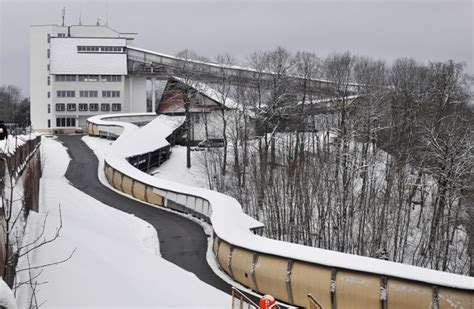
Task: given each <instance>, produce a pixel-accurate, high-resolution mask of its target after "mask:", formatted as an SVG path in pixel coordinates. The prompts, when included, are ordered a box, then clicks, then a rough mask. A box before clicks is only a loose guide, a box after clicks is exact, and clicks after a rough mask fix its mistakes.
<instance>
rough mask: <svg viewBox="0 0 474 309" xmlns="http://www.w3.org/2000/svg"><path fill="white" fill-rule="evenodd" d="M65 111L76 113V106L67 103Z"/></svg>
mask: <svg viewBox="0 0 474 309" xmlns="http://www.w3.org/2000/svg"><path fill="white" fill-rule="evenodd" d="M67 111H68V112H75V111H76V104H75V103H68V104H67Z"/></svg>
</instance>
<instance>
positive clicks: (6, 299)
mask: <svg viewBox="0 0 474 309" xmlns="http://www.w3.org/2000/svg"><path fill="white" fill-rule="evenodd" d="M0 307H5V308H7V309H16V302H15V297H13V291H12V290H10V288H9V287H8V285H7V284H6V283H5V281H3V279H2V278H1V277H0Z"/></svg>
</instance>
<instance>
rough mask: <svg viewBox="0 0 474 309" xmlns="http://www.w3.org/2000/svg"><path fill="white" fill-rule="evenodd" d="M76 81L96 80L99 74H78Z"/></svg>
mask: <svg viewBox="0 0 474 309" xmlns="http://www.w3.org/2000/svg"><path fill="white" fill-rule="evenodd" d="M78 81H80V82H98V81H99V75H79V76H78Z"/></svg>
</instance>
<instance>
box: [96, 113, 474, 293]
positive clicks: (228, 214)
mask: <svg viewBox="0 0 474 309" xmlns="http://www.w3.org/2000/svg"><path fill="white" fill-rule="evenodd" d="M89 121H93V119H92V120H91V119H89ZM101 121H103V120H101ZM157 122H158V121H157ZM114 125H118V126H121V127H123V128H124V134H122V135H121V136H120V137H119V138H118V139H117V142H116V143H114V144H113V145H112V146H111V147H110V150H109V151H108V152H107V153H106V155H105V161H106V162H107V163H108V164H109V165H110V166H112V167H113V168H114V169H116V170H118V171H119V172H121V173H123V174H125V175H128V176H129V177H131V178H133V179H135V180H138V181H140V182H142V183H145V184H147V185H149V186H153V187H155V188H158V189H159V190H155V191H157V192H159V191H169V192H175V193H180V194H184V195H191V196H196V197H201V198H203V199H205V200H207V201H208V202H209V203H210V205H211V206H212V215H211V216H210V220H211V223H212V226H213V228H214V231H215V233H216V234H217V235H218V236H219V238H221V239H223V240H225V241H226V242H228V243H230V244H233V245H234V246H237V247H242V248H246V249H248V250H251V251H257V252H264V253H267V254H271V255H276V256H281V257H285V258H288V259H295V260H300V261H306V262H309V263H315V264H320V265H326V266H329V267H337V268H344V269H350V270H355V271H362V272H367V273H374V274H378V275H386V276H391V277H398V278H404V279H408V280H415V281H420V282H426V283H429V284H435V285H441V286H449V287H455V288H461V289H467V290H474V278H471V277H466V276H461V275H456V274H451V273H446V272H441V271H435V270H430V269H426V268H421V267H417V266H412V265H407V264H401V263H395V262H390V261H383V260H379V259H374V258H369V257H363V256H358V255H351V254H346V253H340V252H335V251H330V250H324V249H319V248H314V247H307V246H303V245H298V244H293V243H287V242H283V241H278V240H273V239H268V238H264V237H261V236H258V235H255V234H253V233H251V231H250V230H251V229H253V228H257V227H262V224H261V223H260V222H258V221H256V220H255V219H253V218H251V217H249V216H248V215H246V214H245V213H243V211H242V208H241V206H240V204H239V203H238V201H237V200H235V199H234V198H232V197H229V196H227V195H224V194H221V193H218V192H215V191H211V190H207V189H202V188H195V187H191V186H187V185H184V184H181V183H177V182H173V181H169V180H164V179H157V178H155V177H153V176H151V175H148V174H146V173H143V172H141V171H139V170H138V169H136V168H134V167H133V166H132V165H130V164H129V163H128V161H127V160H126V156H127V155H130V154H131V153H132V151H131V149H130V148H131V147H132V145H134V142H133V141H132V140H130V139H129V137H130V136H132V135H131V133H129V132H127V131H128V130H130V131H131V132H133V131H135V130H138V128H131V127H130V124H128V123H120V122H117V121H116V122H114ZM156 125H158V124H156ZM159 137H162V138H163V136H162V135H160V134H158V133H157V134H156V135H150V136H149V138H148V139H147V140H148V141H152V140H153V143H154V145H159V143H158V142H156V141H155V139H158V138H159ZM164 143H165V142H163V144H164ZM116 144H117V145H118V146H115V145H116ZM127 145H130V147H127ZM140 150H142V149H140Z"/></svg>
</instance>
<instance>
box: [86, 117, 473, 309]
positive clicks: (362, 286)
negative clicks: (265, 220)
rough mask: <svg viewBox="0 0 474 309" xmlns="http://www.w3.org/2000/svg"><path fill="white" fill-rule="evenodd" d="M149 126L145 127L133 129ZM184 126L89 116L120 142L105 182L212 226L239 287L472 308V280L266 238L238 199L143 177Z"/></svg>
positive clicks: (355, 303) (331, 302) (343, 302)
mask: <svg viewBox="0 0 474 309" xmlns="http://www.w3.org/2000/svg"><path fill="white" fill-rule="evenodd" d="M145 121H149V122H148V124H146V125H145V126H144V127H142V128H139V127H138V126H136V125H135V124H133V123H134V122H145ZM181 124H182V119H179V118H173V117H168V116H158V117H157V116H156V115H154V114H150V113H148V114H121V115H108V116H95V117H91V118H89V119H88V121H87V124H86V130H87V133H88V134H89V135H92V136H101V137H114V138H117V139H116V141H115V142H114V143H113V144H112V145H111V147H110V148H109V150H108V152H107V153H106V154H105V157H104V161H105V162H104V173H105V176H106V178H107V180H108V182H109V183H110V185H111V186H113V187H114V188H115V189H116V190H119V191H121V192H123V193H125V194H127V195H130V196H133V197H134V198H135V199H138V200H141V201H143V202H144V203H147V204H152V205H157V206H161V207H165V208H171V209H175V210H179V211H182V212H186V213H189V214H192V215H194V216H197V217H199V218H201V219H202V220H205V221H207V222H209V223H210V224H211V225H212V227H213V230H214V232H213V242H212V243H213V247H212V250H213V252H214V254H215V257H216V260H217V263H218V264H219V266H220V267H221V269H222V270H223V271H224V272H225V273H227V274H228V275H229V276H230V277H231V278H233V280H235V281H236V282H239V283H241V284H242V285H244V286H247V287H249V288H251V289H253V290H254V291H257V292H259V293H261V294H271V295H273V296H275V297H276V298H277V299H279V300H281V301H284V302H287V303H290V304H294V305H297V306H303V307H306V306H307V305H308V302H307V295H308V294H311V295H312V296H313V297H314V298H316V299H317V300H318V301H319V302H320V303H321V304H322V305H323V307H324V308H390V309H391V308H473V307H474V278H472V277H466V276H461V275H455V274H450V273H446V272H440V271H435V270H430V269H425V268H420V267H416V266H411V265H406V264H401V263H395V262H389V261H383V260H379V259H374V258H368V257H362V256H357V255H351V254H344V253H339V252H334V251H329V250H323V249H318V248H313V247H307V246H303V245H298V244H292V243H286V242H282V241H277V240H273V239H268V238H265V237H261V236H258V235H256V234H254V233H253V232H252V231H254V230H255V229H259V228H262V227H263V225H262V224H261V223H260V222H258V221H256V220H254V219H252V218H250V217H249V216H247V215H246V214H244V213H243V211H242V209H241V206H240V204H239V203H238V202H237V201H236V200H235V199H233V198H231V197H229V196H226V195H224V194H221V193H218V192H215V191H211V190H206V189H201V188H194V187H190V186H186V185H183V184H179V183H176V182H172V181H167V180H163V179H159V178H155V177H153V176H151V175H149V174H147V173H146V172H144V171H145V170H147V168H149V167H150V166H151V165H154V166H156V165H159V164H160V163H161V160H162V158H163V156H162V154H163V153H167V150H168V149H169V147H170V145H169V143H168V142H167V140H166V138H167V137H168V136H170V135H172V134H173V132H174V130H176V129H177V128H178V127H179V126H180V125H181ZM164 159H166V158H164ZM157 160H158V161H157ZM203 245H204V244H203Z"/></svg>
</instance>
